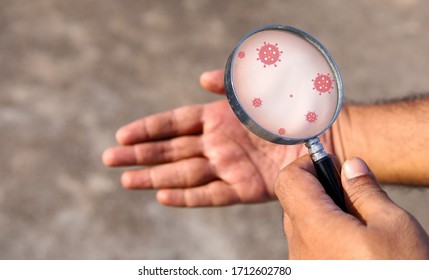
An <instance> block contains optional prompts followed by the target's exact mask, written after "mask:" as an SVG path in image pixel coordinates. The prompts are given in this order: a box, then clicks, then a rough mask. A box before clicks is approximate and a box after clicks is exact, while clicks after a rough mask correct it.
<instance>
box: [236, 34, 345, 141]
mask: <svg viewBox="0 0 429 280" xmlns="http://www.w3.org/2000/svg"><path fill="white" fill-rule="evenodd" d="M231 63H232V67H231V69H232V70H231V75H232V79H231V80H232V83H233V88H234V94H235V98H236V99H237V101H238V102H239V104H240V106H241V107H242V109H243V110H244V112H245V113H246V114H247V116H249V118H251V119H252V120H253V122H255V123H256V124H257V125H259V126H260V127H262V128H263V129H265V130H267V131H269V132H270V133H273V134H276V135H277V136H282V137H286V138H291V139H302V138H312V137H314V136H316V135H317V134H319V133H320V132H322V131H323V130H324V129H325V128H326V127H328V126H329V125H330V123H331V121H332V119H333V118H334V117H335V113H336V111H337V107H338V106H341V104H339V102H338V88H337V84H336V81H335V79H334V77H335V75H334V74H333V71H332V69H331V66H330V64H329V63H328V61H327V60H326V58H325V56H324V55H323V54H322V53H321V52H320V51H319V50H318V49H317V48H316V47H315V46H314V45H313V44H311V43H310V42H308V41H307V40H305V39H303V38H302V37H300V36H298V35H296V34H294V33H291V32H287V31H284V30H264V31H260V32H257V33H255V34H253V35H251V36H250V37H248V38H246V39H245V40H244V41H243V42H242V43H241V44H240V45H239V46H238V47H237V49H236V51H235V56H234V57H233V59H232V62H231Z"/></svg>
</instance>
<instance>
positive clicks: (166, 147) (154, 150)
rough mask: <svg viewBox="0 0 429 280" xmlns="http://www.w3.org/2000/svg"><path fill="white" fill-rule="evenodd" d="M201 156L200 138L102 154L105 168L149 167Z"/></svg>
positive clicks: (175, 139) (128, 148) (156, 143)
mask: <svg viewBox="0 0 429 280" xmlns="http://www.w3.org/2000/svg"><path fill="white" fill-rule="evenodd" d="M201 155H202V146H201V138H200V137H199V136H183V137H178V138H173V139H171V140H168V141H155V142H148V143H143V144H136V145H132V146H119V147H113V148H109V149H107V150H106V151H104V153H103V162H104V164H105V165H107V166H132V165H151V164H161V163H167V162H173V161H178V160H182V159H186V158H191V157H196V156H201Z"/></svg>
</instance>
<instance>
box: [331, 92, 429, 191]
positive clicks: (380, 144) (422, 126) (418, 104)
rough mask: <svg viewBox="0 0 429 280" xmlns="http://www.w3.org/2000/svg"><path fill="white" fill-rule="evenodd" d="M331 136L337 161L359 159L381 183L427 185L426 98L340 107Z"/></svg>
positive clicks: (428, 132) (428, 105)
mask: <svg viewBox="0 0 429 280" xmlns="http://www.w3.org/2000/svg"><path fill="white" fill-rule="evenodd" d="M331 134H332V141H333V146H334V153H335V154H336V155H337V156H338V158H339V159H340V161H341V162H344V160H345V159H347V158H350V157H352V156H360V157H362V158H364V159H365V160H366V161H367V162H368V164H369V165H370V166H371V167H372V169H373V171H374V173H375V175H376V176H377V178H378V179H379V180H380V181H381V182H383V183H393V184H414V185H426V186H429V145H428V144H427V141H428V140H429V98H418V99H414V100H404V101H395V102H390V103H386V104H375V105H347V106H344V108H343V110H342V112H341V114H340V117H339V118H338V120H337V121H336V123H335V124H334V126H333V127H332V129H331Z"/></svg>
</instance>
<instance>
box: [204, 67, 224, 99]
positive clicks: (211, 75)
mask: <svg viewBox="0 0 429 280" xmlns="http://www.w3.org/2000/svg"><path fill="white" fill-rule="evenodd" d="M224 73H225V71H224V70H223V69H218V70H213V71H207V72H204V73H202V74H201V76H200V84H201V86H202V87H203V88H204V89H206V90H208V91H211V92H213V93H217V94H225V83H224V81H223V76H224Z"/></svg>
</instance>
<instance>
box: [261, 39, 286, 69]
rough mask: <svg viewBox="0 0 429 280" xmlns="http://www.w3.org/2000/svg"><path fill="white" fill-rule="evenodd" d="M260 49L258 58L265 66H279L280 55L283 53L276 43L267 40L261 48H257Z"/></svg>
mask: <svg viewBox="0 0 429 280" xmlns="http://www.w3.org/2000/svg"><path fill="white" fill-rule="evenodd" d="M256 50H257V51H258V56H259V57H258V58H257V60H259V61H261V62H262V63H263V64H264V67H267V65H268V66H271V65H273V64H274V66H275V67H277V64H276V63H277V62H280V61H281V60H280V55H281V54H282V53H283V52H282V51H280V50H279V48H278V47H277V43H276V44H274V45H273V44H270V43H267V42H264V44H263V45H262V46H261V47H260V48H259V49H256Z"/></svg>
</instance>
